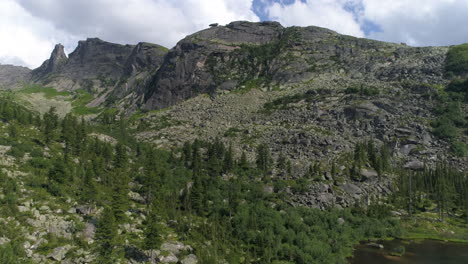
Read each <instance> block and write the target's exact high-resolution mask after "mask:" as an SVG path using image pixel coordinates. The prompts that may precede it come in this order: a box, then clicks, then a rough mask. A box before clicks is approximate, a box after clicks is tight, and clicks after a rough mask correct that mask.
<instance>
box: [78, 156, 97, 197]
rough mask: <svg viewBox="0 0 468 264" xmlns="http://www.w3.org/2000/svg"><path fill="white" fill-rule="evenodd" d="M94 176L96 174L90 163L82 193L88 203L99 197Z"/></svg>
mask: <svg viewBox="0 0 468 264" xmlns="http://www.w3.org/2000/svg"><path fill="white" fill-rule="evenodd" d="M94 177H95V174H94V170H93V168H92V165H88V166H87V167H86V171H85V175H84V179H83V193H82V200H83V201H85V202H88V203H90V202H94V201H96V198H97V188H96V181H95V180H94Z"/></svg>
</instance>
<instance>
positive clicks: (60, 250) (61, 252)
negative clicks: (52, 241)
mask: <svg viewBox="0 0 468 264" xmlns="http://www.w3.org/2000/svg"><path fill="white" fill-rule="evenodd" d="M71 248H72V246H70V245H65V246H62V247H57V248H54V250H52V252H51V253H50V254H49V255H47V258H50V259H53V260H56V261H62V260H63V259H64V258H65V255H66V254H67V253H68V251H69V250H70V249H71Z"/></svg>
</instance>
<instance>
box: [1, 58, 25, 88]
mask: <svg viewBox="0 0 468 264" xmlns="http://www.w3.org/2000/svg"><path fill="white" fill-rule="evenodd" d="M30 76H31V70H30V69H28V68H26V67H21V66H13V65H2V64H0V88H1V89H6V88H18V87H20V86H21V83H22V82H25V81H26V80H29V78H30Z"/></svg>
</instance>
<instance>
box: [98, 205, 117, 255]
mask: <svg viewBox="0 0 468 264" xmlns="http://www.w3.org/2000/svg"><path fill="white" fill-rule="evenodd" d="M95 238H96V245H97V253H98V259H97V260H98V263H100V264H113V263H115V256H116V251H117V249H116V247H117V244H118V243H117V223H116V221H115V216H114V213H113V212H112V209H110V208H109V207H105V208H104V212H103V213H102V216H101V217H100V219H99V222H98V225H97V229H96V234H95Z"/></svg>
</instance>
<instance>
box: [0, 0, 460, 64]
mask: <svg viewBox="0 0 468 264" xmlns="http://www.w3.org/2000/svg"><path fill="white" fill-rule="evenodd" d="M236 20H247V21H259V20H275V21H278V22H280V23H281V24H283V25H284V26H310V25H313V26H320V27H326V28H329V29H332V30H335V31H337V32H339V33H342V34H347V35H352V36H357V37H368V38H372V39H378V40H383V41H390V42H406V43H408V44H410V45H415V46H427V45H452V44H460V43H464V42H468V27H464V26H463V25H465V24H467V23H468V0H411V1H409V0H80V1H76V0H1V1H0V36H1V39H2V41H0V63H3V64H5V63H11V64H16V65H18V64H19V65H24V66H28V67H30V68H34V67H37V66H39V65H40V64H41V63H42V62H43V61H44V60H45V59H47V58H48V57H49V55H50V52H51V50H52V49H53V47H54V45H55V44H56V43H62V44H64V46H65V50H66V51H67V52H71V51H72V50H73V49H74V48H75V47H76V44H77V42H78V40H80V39H86V38H87V37H99V38H101V39H103V40H106V41H110V42H116V43H121V44H135V43H137V42H140V41H146V42H152V43H157V44H160V45H163V46H166V47H168V48H171V47H172V46H174V45H175V43H176V42H177V41H179V40H180V39H182V38H184V37H185V36H186V35H189V34H192V33H194V32H196V31H198V30H201V29H203V28H206V27H207V26H208V25H209V24H211V23H219V24H227V23H229V22H232V21H236Z"/></svg>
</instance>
